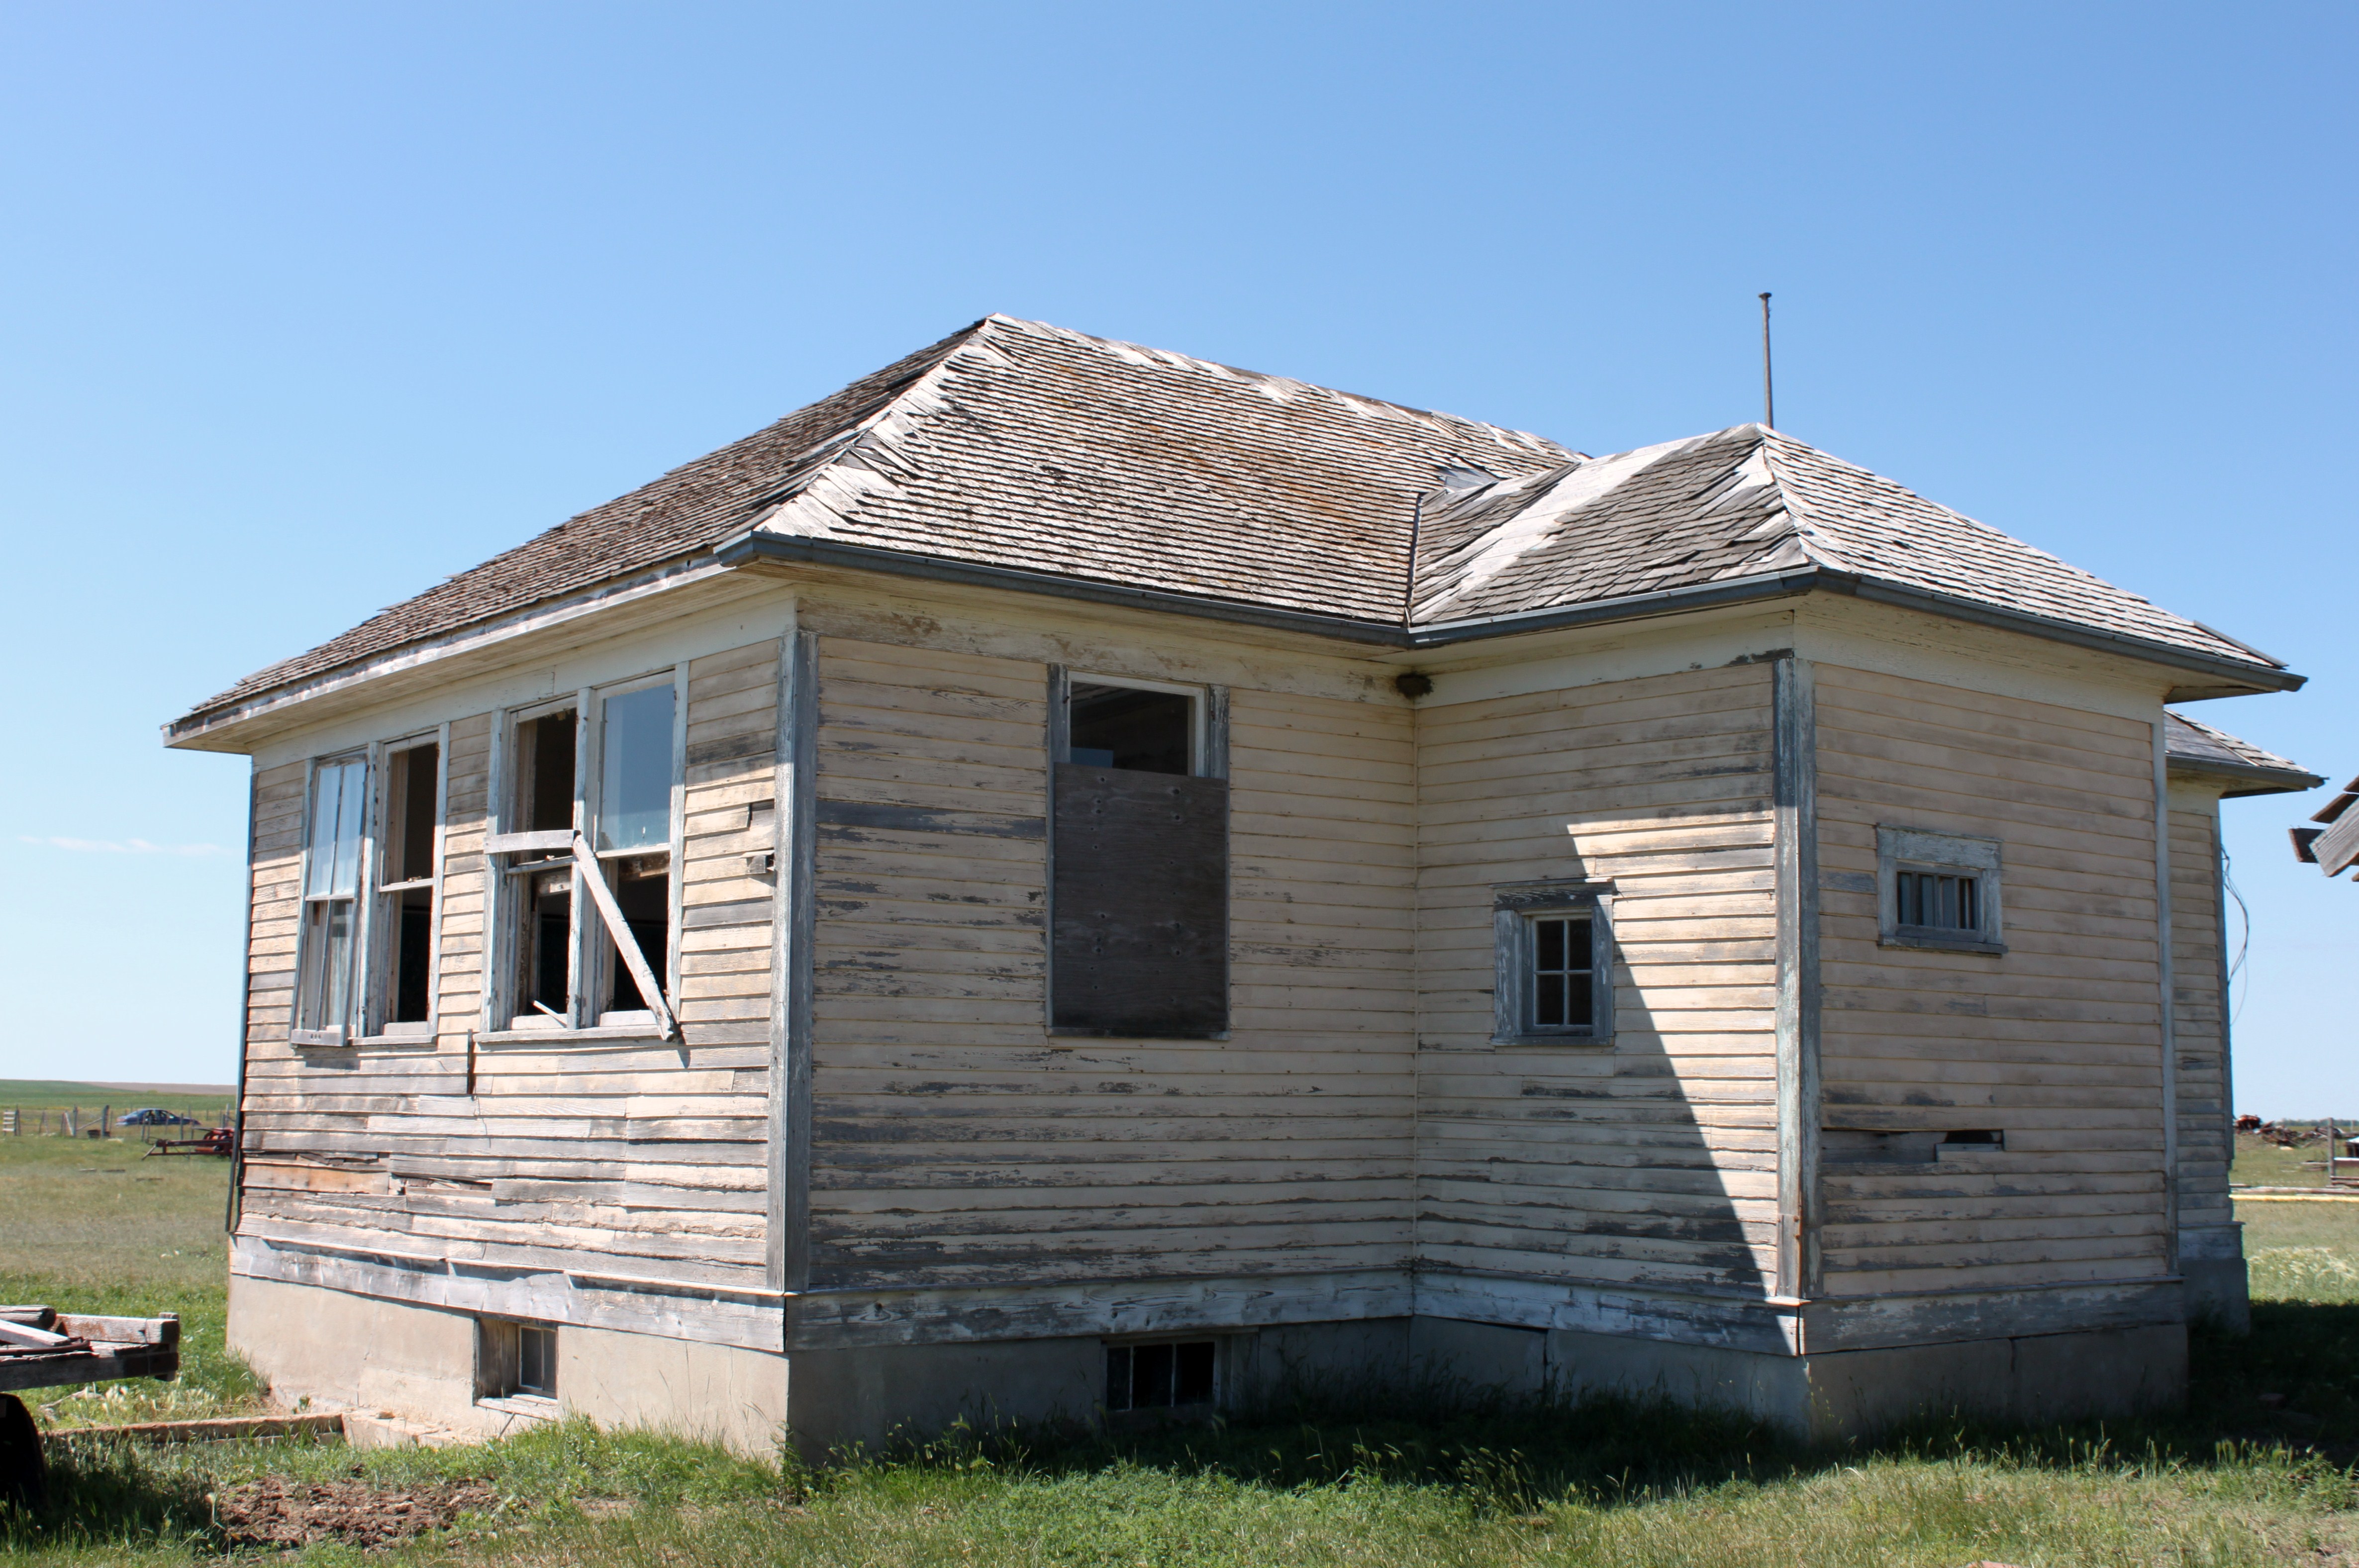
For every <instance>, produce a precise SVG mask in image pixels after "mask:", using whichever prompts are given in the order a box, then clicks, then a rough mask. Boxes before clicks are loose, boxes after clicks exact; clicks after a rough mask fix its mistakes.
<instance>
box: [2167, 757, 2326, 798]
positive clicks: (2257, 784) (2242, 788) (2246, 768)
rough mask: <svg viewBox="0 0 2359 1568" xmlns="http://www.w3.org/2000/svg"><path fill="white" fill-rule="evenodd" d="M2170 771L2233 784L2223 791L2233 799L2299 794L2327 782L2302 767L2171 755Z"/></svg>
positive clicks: (2175, 775) (2177, 776) (2178, 775)
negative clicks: (2276, 766) (2263, 765)
mask: <svg viewBox="0 0 2359 1568" xmlns="http://www.w3.org/2000/svg"><path fill="white" fill-rule="evenodd" d="M2169 773H2170V777H2171V778H2173V779H2198V780H2202V781H2205V782H2219V783H2226V784H2229V785H2231V786H2233V787H2232V788H2229V789H2223V790H2222V791H2221V792H2220V798H2221V799H2222V800H2234V799H2236V798H2237V797H2239V796H2243V795H2299V794H2301V793H2302V792H2303V791H2305V790H2309V789H2317V788H2318V787H2319V786H2320V785H2321V784H2323V783H2325V782H2326V780H2325V779H2322V778H2321V777H2319V775H2317V774H2315V773H2310V772H2306V771H2304V770H2303V769H2301V768H2263V767H2261V766H2260V765H2259V764H2257V763H2245V762H2212V761H2206V760H2199V759H2197V758H2193V757H2171V758H2170V759H2169Z"/></svg>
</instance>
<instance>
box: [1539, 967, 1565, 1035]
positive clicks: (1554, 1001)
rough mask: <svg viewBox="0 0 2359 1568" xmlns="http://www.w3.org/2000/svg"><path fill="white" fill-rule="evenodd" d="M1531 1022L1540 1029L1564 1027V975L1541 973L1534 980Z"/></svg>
mask: <svg viewBox="0 0 2359 1568" xmlns="http://www.w3.org/2000/svg"><path fill="white" fill-rule="evenodd" d="M1536 989H1537V995H1536V996H1534V997H1533V1007H1532V1022H1533V1023H1535V1024H1537V1025H1538V1026H1539V1027H1540V1028H1542V1029H1562V1028H1563V1027H1564V1021H1565V1020H1564V976H1563V975H1539V976H1538V978H1537V981H1536Z"/></svg>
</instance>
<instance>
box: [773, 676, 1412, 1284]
mask: <svg viewBox="0 0 2359 1568" xmlns="http://www.w3.org/2000/svg"><path fill="white" fill-rule="evenodd" d="M820 660H821V662H820V681H819V691H820V715H821V726H820V731H819V735H818V763H819V767H818V773H817V779H818V785H817V792H818V797H819V800H820V803H821V816H822V822H821V828H820V830H819V844H818V857H817V866H816V878H817V887H816V891H817V896H818V897H817V916H818V918H817V933H816V949H815V953H816V958H815V975H814V993H815V995H814V1013H815V1021H816V1037H817V1038H816V1042H815V1048H814V1071H813V1102H814V1111H813V1119H814V1124H815V1126H814V1137H813V1145H812V1174H811V1189H812V1193H811V1215H810V1256H811V1267H812V1281H811V1282H812V1285H813V1287H814V1288H815V1289H821V1290H825V1289H856V1288H859V1287H862V1286H871V1285H874V1286H887V1285H890V1286H924V1285H958V1284H996V1283H1043V1282H1049V1281H1055V1280H1060V1279H1119V1278H1124V1277H1136V1276H1140V1275H1147V1276H1161V1277H1169V1276H1184V1275H1189V1274H1208V1275H1236V1274H1245V1273H1268V1272H1301V1271H1305V1270H1312V1269H1340V1268H1361V1267H1370V1266H1385V1267H1397V1266H1399V1265H1400V1264H1401V1263H1402V1262H1404V1261H1405V1259H1406V1257H1407V1252H1408V1228H1409V1222H1408V1211H1409V1203H1408V1196H1409V1151H1410V1123H1411V1105H1412V1098H1413V1092H1414V1081H1413V1073H1412V1063H1411V1060H1410V1046H1409V1031H1408V1008H1409V1007H1410V1005H1411V1002H1412V992H1411V986H1410V984H1409V980H1408V969H1409V965H1410V964H1411V962H1412V959H1413V945H1414V932H1413V920H1412V899H1411V878H1412V875H1413V871H1412V864H1411V862H1412V850H1411V843H1412V837H1413V833H1412V828H1411V825H1410V816H1411V811H1412V807H1413V801H1412V799H1411V793H1410V775H1411V756H1410V729H1409V717H1408V713H1406V712H1405V711H1402V710H1398V709H1395V708H1390V707H1383V706H1377V705H1375V704H1368V703H1354V702H1342V701H1334V700H1328V699H1317V698H1303V697H1294V696H1278V695H1275V694H1269V693H1263V692H1257V691H1234V692H1233V693H1232V694H1231V739H1230V758H1231V779H1232V797H1231V803H1232V812H1233V818H1232V857H1231V864H1232V894H1233V902H1232V921H1233V924H1232V937H1233V940H1234V967H1233V972H1232V976H1231V978H1232V993H1231V1000H1232V1018H1231V1023H1232V1029H1231V1038H1230V1039H1228V1040H1074V1039H1060V1038H1052V1037H1050V1036H1049V1035H1048V1034H1047V1032H1046V1030H1045V1028H1044V1022H1045V1019H1044V1010H1045V996H1044V987H1045V984H1046V975H1047V971H1046V951H1047V925H1046V920H1047V894H1048V862H1047V845H1046V844H1045V842H1044V839H1043V838H1042V836H1041V834H1042V833H1043V831H1044V824H1045V818H1046V813H1047V811H1048V797H1049V775H1048V757H1047V751H1046V745H1047V721H1048V713H1047V694H1048V670H1047V669H1046V668H1045V667H1044V666H1042V665H1039V664H1035V663H1029V662H1024V661H1019V660H1013V659H996V658H985V657H979V656H975V655H971V654H963V653H953V652H946V651H938V650H932V649H926V648H907V647H897V646H886V645H881V644H875V643H867V642H859V641H853V640H848V639H838V638H832V637H831V638H824V639H822V640H821V644H820ZM831 804H838V805H843V804H849V805H862V806H887V807H905V808H910V809H911V810H912V811H914V812H925V813H934V815H931V816H927V817H918V816H913V817H912V818H911V819H910V822H911V825H909V826H906V827H904V826H880V825H862V826H848V825H841V824H836V825H831V824H829V823H827V822H826V821H825V815H826V811H827V808H828V807H829V806H830V805H831Z"/></svg>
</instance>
